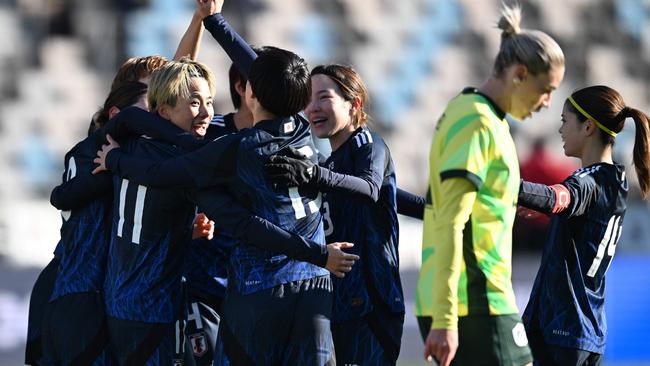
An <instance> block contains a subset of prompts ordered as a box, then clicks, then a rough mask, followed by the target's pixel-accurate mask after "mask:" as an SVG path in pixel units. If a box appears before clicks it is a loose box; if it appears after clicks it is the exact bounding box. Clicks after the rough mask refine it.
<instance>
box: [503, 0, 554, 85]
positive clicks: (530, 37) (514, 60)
mask: <svg viewBox="0 0 650 366" xmlns="http://www.w3.org/2000/svg"><path fill="white" fill-rule="evenodd" d="M501 6H502V9H501V19H499V22H498V23H497V28H499V29H501V30H502V32H501V46H500V47H499V53H498V54H497V57H496V60H495V62H494V72H495V74H496V75H497V76H500V75H501V74H502V72H503V71H504V70H505V69H506V68H507V67H508V66H510V65H513V64H522V65H525V66H526V67H527V68H528V71H529V72H530V73H531V74H533V75H539V74H545V73H547V72H548V71H549V70H550V69H551V68H552V67H554V66H564V53H563V52H562V49H561V48H560V46H559V45H558V44H557V42H555V40H554V39H553V38H551V37H550V36H549V35H548V34H546V33H544V32H542V31H538V30H530V29H522V28H521V27H520V23H521V6H520V5H519V4H514V5H513V6H508V5H506V4H505V3H502V4H501Z"/></svg>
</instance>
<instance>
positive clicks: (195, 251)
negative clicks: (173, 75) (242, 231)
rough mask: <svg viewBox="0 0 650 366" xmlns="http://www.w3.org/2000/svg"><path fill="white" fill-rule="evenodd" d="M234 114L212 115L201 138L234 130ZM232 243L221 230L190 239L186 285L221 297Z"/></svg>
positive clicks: (228, 236)
mask: <svg viewBox="0 0 650 366" xmlns="http://www.w3.org/2000/svg"><path fill="white" fill-rule="evenodd" d="M233 116H234V114H233V113H230V114H226V115H225V116H223V115H220V114H215V115H214V117H213V118H212V121H211V122H210V127H208V132H207V133H206V135H205V137H204V138H205V139H206V140H214V139H216V138H219V137H221V136H223V135H226V134H229V133H234V132H237V128H236V127H235V121H234V118H233ZM210 219H212V217H211V218H210ZM234 244H235V240H234V239H233V238H232V237H231V236H230V235H228V234H226V233H225V232H223V230H220V229H216V230H215V233H214V237H213V238H212V240H208V239H207V238H204V237H202V238H198V239H194V240H192V245H191V246H190V250H189V253H188V255H187V259H186V260H185V266H184V270H183V274H184V277H185V279H186V283H185V284H186V286H187V287H188V288H190V289H192V290H193V291H198V292H200V293H202V294H205V295H209V296H212V297H216V298H218V299H223V297H224V295H225V293H226V286H227V284H228V271H227V263H228V255H229V254H230V247H232V246H233V245H234ZM216 310H218V309H216Z"/></svg>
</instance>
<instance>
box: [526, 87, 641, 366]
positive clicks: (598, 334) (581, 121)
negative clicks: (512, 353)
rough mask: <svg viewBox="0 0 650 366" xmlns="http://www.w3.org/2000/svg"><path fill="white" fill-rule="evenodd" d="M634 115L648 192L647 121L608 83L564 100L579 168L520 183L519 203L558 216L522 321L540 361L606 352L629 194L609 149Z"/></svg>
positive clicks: (567, 144)
mask: <svg viewBox="0 0 650 366" xmlns="http://www.w3.org/2000/svg"><path fill="white" fill-rule="evenodd" d="M628 118H631V119H633V120H634V125H635V127H636V129H635V131H636V132H635V133H636V138H635V142H634V152H633V160H634V167H635V170H636V174H637V176H638V178H639V185H640V187H641V193H642V195H643V198H644V199H645V198H646V197H647V194H648V190H650V171H649V167H650V125H649V123H650V120H649V118H648V116H647V115H646V114H645V113H643V112H641V111H639V110H638V109H634V108H630V107H628V106H626V104H625V101H624V100H623V97H622V96H621V95H620V94H619V93H618V92H617V91H616V90H614V89H612V88H609V87H607V86H602V85H598V86H590V87H586V88H583V89H580V90H578V91H575V92H574V93H573V94H571V96H569V98H568V99H567V100H566V101H565V103H564V109H563V111H562V126H561V127H560V130H559V133H560V135H561V136H562V141H563V142H564V154H565V155H567V156H572V157H576V158H579V159H580V160H581V162H582V168H580V169H578V170H577V171H575V172H574V173H573V174H572V175H571V176H569V177H568V178H567V179H566V180H564V182H562V183H561V184H556V185H553V186H546V185H543V184H536V183H530V182H525V181H524V182H522V185H521V190H520V193H519V203H520V204H521V205H523V206H525V207H528V208H532V209H535V210H538V211H541V212H545V213H548V214H553V216H552V218H551V223H550V226H549V229H548V236H547V239H546V244H545V245H544V252H543V255H542V262H541V264H540V268H539V271H538V272H537V277H536V278H535V284H534V286H533V290H532V293H531V295H530V300H529V301H528V305H527V306H526V310H525V311H524V317H523V319H524V325H525V326H526V332H527V333H528V339H529V340H530V346H531V349H532V351H533V355H534V356H535V364H536V365H576V366H579V365H585V366H586V365H599V364H600V363H601V361H602V354H603V352H604V351H605V337H606V335H607V324H606V322H605V307H604V302H605V274H606V272H607V269H608V268H609V265H610V264H611V261H612V257H613V256H614V253H615V251H616V245H617V243H618V239H619V238H620V236H621V228H622V226H623V218H624V216H625V209H626V199H627V192H628V184H627V179H626V177H625V169H624V167H623V166H622V165H620V164H617V163H615V162H614V161H613V160H612V146H613V144H614V141H615V138H616V135H617V134H618V133H619V132H620V131H621V130H622V129H623V126H624V124H625V121H626V119H628Z"/></svg>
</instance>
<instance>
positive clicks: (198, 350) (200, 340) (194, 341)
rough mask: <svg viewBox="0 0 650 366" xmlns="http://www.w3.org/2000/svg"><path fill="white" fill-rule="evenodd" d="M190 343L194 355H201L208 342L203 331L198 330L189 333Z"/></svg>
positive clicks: (206, 348)
mask: <svg viewBox="0 0 650 366" xmlns="http://www.w3.org/2000/svg"><path fill="white" fill-rule="evenodd" d="M190 344H191V345H192V352H193V353H194V356H196V357H201V356H203V355H204V354H205V352H206V351H207V350H208V342H207V341H206V340H205V333H204V332H199V333H194V334H192V335H190Z"/></svg>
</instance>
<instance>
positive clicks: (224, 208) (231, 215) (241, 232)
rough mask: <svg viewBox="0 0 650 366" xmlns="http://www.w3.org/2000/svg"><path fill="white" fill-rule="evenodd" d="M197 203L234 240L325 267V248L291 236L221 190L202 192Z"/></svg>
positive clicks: (310, 241)
mask: <svg viewBox="0 0 650 366" xmlns="http://www.w3.org/2000/svg"><path fill="white" fill-rule="evenodd" d="M199 202H200V206H199V210H200V211H202V212H205V213H206V215H208V217H209V218H210V219H212V220H214V221H215V225H217V226H218V227H219V228H220V229H222V230H224V231H225V232H226V233H227V234H228V235H230V236H232V237H233V238H237V239H240V240H241V241H242V242H244V243H246V244H249V245H252V246H255V247H258V248H260V249H266V250H269V251H272V252H275V253H282V254H284V255H286V256H288V257H290V258H292V259H296V260H300V261H305V262H310V263H312V264H315V265H317V266H320V267H325V265H326V264H327V246H326V245H324V244H319V243H316V242H315V241H312V240H308V239H305V238H303V237H301V236H300V235H296V234H293V233H290V232H288V231H286V230H284V229H282V228H280V227H278V226H276V225H274V224H273V223H271V222H269V221H267V220H265V219H263V218H261V217H259V216H256V215H254V214H252V213H251V212H250V211H249V210H247V209H246V208H244V207H243V206H242V205H241V204H240V203H238V202H237V201H236V200H235V199H234V198H232V197H231V196H230V195H228V194H227V193H226V192H224V191H223V190H221V189H218V188H215V187H213V188H211V189H209V190H201V191H200V192H199Z"/></svg>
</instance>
